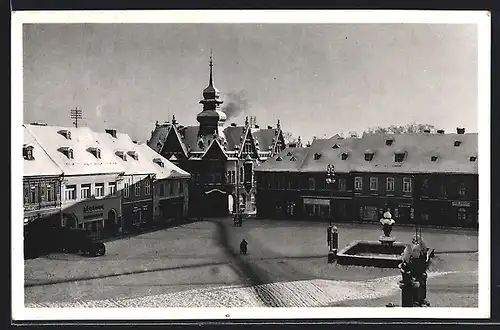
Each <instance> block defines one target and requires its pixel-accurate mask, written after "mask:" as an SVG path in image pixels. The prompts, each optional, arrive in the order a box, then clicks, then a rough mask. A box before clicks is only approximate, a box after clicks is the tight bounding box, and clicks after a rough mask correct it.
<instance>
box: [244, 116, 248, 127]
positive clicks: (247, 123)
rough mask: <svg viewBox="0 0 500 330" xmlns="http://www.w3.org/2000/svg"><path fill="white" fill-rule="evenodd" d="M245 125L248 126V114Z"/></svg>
mask: <svg viewBox="0 0 500 330" xmlns="http://www.w3.org/2000/svg"><path fill="white" fill-rule="evenodd" d="M245 126H248V116H246V117H245Z"/></svg>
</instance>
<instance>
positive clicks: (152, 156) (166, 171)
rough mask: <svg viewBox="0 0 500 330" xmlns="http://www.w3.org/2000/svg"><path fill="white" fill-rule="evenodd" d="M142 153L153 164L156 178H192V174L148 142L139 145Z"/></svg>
mask: <svg viewBox="0 0 500 330" xmlns="http://www.w3.org/2000/svg"><path fill="white" fill-rule="evenodd" d="M137 146H138V147H139V150H140V152H141V154H142V155H143V156H144V157H145V158H147V160H148V161H149V162H150V163H151V164H152V165H153V167H154V169H155V171H156V172H155V173H156V179H158V180H161V179H174V178H190V177H191V175H190V174H189V173H188V172H186V171H184V170H183V169H181V168H180V167H178V166H177V165H175V164H173V163H172V162H170V161H169V160H167V159H166V158H165V157H163V156H161V155H160V154H159V153H157V152H156V151H154V150H153V149H151V148H150V147H149V146H148V145H147V144H145V143H141V144H138V145H137ZM162 164H163V165H162Z"/></svg>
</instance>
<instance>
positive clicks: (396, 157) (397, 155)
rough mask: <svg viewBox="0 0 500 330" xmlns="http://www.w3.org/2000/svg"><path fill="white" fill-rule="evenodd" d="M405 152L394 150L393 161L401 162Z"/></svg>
mask: <svg viewBox="0 0 500 330" xmlns="http://www.w3.org/2000/svg"><path fill="white" fill-rule="evenodd" d="M405 155H406V152H404V151H396V152H395V153H394V161H395V162H396V163H401V162H402V161H403V160H404V159H405Z"/></svg>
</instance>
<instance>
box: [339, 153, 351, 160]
mask: <svg viewBox="0 0 500 330" xmlns="http://www.w3.org/2000/svg"><path fill="white" fill-rule="evenodd" d="M348 156H349V155H348V154H347V152H343V153H342V155H340V158H341V159H342V160H346V159H347V157H348Z"/></svg>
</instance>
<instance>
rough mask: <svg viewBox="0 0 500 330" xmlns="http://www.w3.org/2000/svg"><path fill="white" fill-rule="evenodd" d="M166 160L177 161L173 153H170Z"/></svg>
mask: <svg viewBox="0 0 500 330" xmlns="http://www.w3.org/2000/svg"><path fill="white" fill-rule="evenodd" d="M168 160H170V161H171V162H175V161H177V157H175V155H172V156H171V157H170V158H169V159H168Z"/></svg>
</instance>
